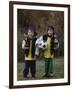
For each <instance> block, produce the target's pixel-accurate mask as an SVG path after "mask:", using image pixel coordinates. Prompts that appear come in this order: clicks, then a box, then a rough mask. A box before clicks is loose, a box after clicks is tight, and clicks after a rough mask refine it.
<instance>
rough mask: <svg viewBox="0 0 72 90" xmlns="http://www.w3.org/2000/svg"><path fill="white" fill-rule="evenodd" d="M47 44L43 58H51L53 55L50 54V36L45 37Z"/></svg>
mask: <svg viewBox="0 0 72 90" xmlns="http://www.w3.org/2000/svg"><path fill="white" fill-rule="evenodd" d="M47 45H48V48H47V49H46V50H45V51H44V57H45V58H53V55H51V52H50V50H51V38H50V37H48V38H47Z"/></svg>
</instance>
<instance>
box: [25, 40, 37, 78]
mask: <svg viewBox="0 0 72 90" xmlns="http://www.w3.org/2000/svg"><path fill="white" fill-rule="evenodd" d="M35 41H36V39H27V41H26V43H27V46H28V47H29V48H28V49H25V68H24V71H23V75H24V77H27V75H28V73H29V69H30V72H31V75H32V77H35V73H36V61H35Z"/></svg>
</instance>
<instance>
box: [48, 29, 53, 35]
mask: <svg viewBox="0 0 72 90" xmlns="http://www.w3.org/2000/svg"><path fill="white" fill-rule="evenodd" d="M47 33H48V35H49V36H52V35H53V30H52V28H49V29H48V32H47Z"/></svg>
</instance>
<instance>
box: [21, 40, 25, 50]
mask: <svg viewBox="0 0 72 90" xmlns="http://www.w3.org/2000/svg"><path fill="white" fill-rule="evenodd" d="M24 48H25V40H22V49H24Z"/></svg>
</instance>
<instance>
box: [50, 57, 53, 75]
mask: <svg viewBox="0 0 72 90" xmlns="http://www.w3.org/2000/svg"><path fill="white" fill-rule="evenodd" d="M50 75H53V59H52V58H51V60H50Z"/></svg>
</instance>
